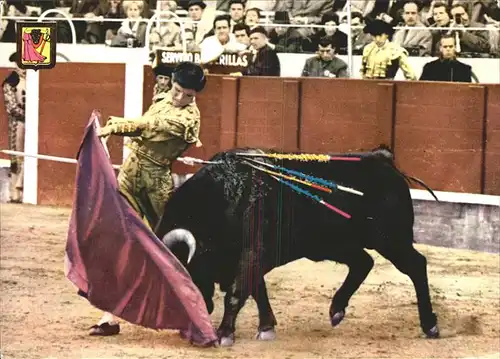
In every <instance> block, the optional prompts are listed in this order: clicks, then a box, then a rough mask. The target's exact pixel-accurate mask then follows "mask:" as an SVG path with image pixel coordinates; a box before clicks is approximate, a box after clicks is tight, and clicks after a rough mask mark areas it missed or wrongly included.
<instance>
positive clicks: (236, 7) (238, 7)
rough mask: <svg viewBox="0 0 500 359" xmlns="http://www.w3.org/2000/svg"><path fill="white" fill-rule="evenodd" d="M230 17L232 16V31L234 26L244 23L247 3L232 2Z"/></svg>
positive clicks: (242, 0) (239, 0)
mask: <svg viewBox="0 0 500 359" xmlns="http://www.w3.org/2000/svg"><path fill="white" fill-rule="evenodd" d="M229 15H230V16H231V31H232V30H233V29H232V28H233V26H234V25H236V24H239V23H242V22H243V21H244V19H245V1H244V0H231V1H230V3H229Z"/></svg>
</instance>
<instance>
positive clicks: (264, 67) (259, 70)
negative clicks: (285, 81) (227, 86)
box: [232, 26, 281, 76]
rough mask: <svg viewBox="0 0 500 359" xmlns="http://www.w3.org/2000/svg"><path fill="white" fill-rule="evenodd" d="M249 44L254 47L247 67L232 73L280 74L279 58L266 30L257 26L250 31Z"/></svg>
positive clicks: (248, 74) (251, 74)
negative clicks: (270, 45) (271, 45)
mask: <svg viewBox="0 0 500 359" xmlns="http://www.w3.org/2000/svg"><path fill="white" fill-rule="evenodd" d="M250 45H251V46H252V48H253V49H255V53H254V54H253V56H252V58H251V61H250V63H249V65H248V67H247V68H246V69H245V70H244V71H243V72H241V73H233V74H232V75H245V76H280V75H281V65H280V59H279V57H278V55H277V54H276V51H274V50H273V49H272V48H271V47H269V39H268V37H267V31H266V30H265V29H264V28H263V27H262V26H257V27H256V28H254V29H253V30H251V31H250Z"/></svg>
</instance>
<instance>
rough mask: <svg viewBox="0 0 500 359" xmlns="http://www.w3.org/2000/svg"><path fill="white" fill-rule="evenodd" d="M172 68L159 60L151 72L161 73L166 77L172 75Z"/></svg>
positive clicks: (156, 74)
mask: <svg viewBox="0 0 500 359" xmlns="http://www.w3.org/2000/svg"><path fill="white" fill-rule="evenodd" d="M173 71H174V69H173V68H172V67H171V66H167V65H165V64H164V63H162V62H160V63H159V64H158V65H157V66H156V67H155V68H154V69H153V72H154V74H155V76H158V75H162V76H167V77H172V72H173Z"/></svg>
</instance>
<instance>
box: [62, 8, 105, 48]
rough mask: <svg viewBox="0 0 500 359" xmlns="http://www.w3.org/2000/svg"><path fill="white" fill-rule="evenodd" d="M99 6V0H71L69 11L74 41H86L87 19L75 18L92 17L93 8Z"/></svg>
mask: <svg viewBox="0 0 500 359" xmlns="http://www.w3.org/2000/svg"><path fill="white" fill-rule="evenodd" d="M98 6H99V0H73V2H72V4H71V8H70V10H69V13H70V15H71V17H72V18H73V19H72V20H71V22H72V23H73V25H74V26H75V32H76V41H77V42H78V43H81V42H82V40H85V41H83V42H84V43H87V42H88V41H87V40H86V39H85V34H86V32H87V21H85V20H77V18H84V19H89V18H92V17H94V16H95V15H94V10H95V9H96V8H97V7H98Z"/></svg>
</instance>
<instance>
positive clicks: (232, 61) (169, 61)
mask: <svg viewBox="0 0 500 359" xmlns="http://www.w3.org/2000/svg"><path fill="white" fill-rule="evenodd" d="M249 56H250V55H249V54H244V55H239V54H232V53H226V54H222V55H221V56H219V58H218V59H217V60H215V61H213V62H211V63H209V64H205V65H203V67H204V68H206V69H207V70H208V72H209V73H213V74H230V73H232V72H241V71H243V69H245V68H247V67H248V65H249V62H250V57H249ZM182 61H190V62H194V63H197V64H199V63H200V62H201V53H200V52H198V51H189V52H186V53H183V52H182V51H171V50H163V49H158V50H156V63H157V64H160V63H162V64H165V65H168V66H170V65H171V66H172V67H175V66H176V65H177V64H178V63H179V62H182Z"/></svg>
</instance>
